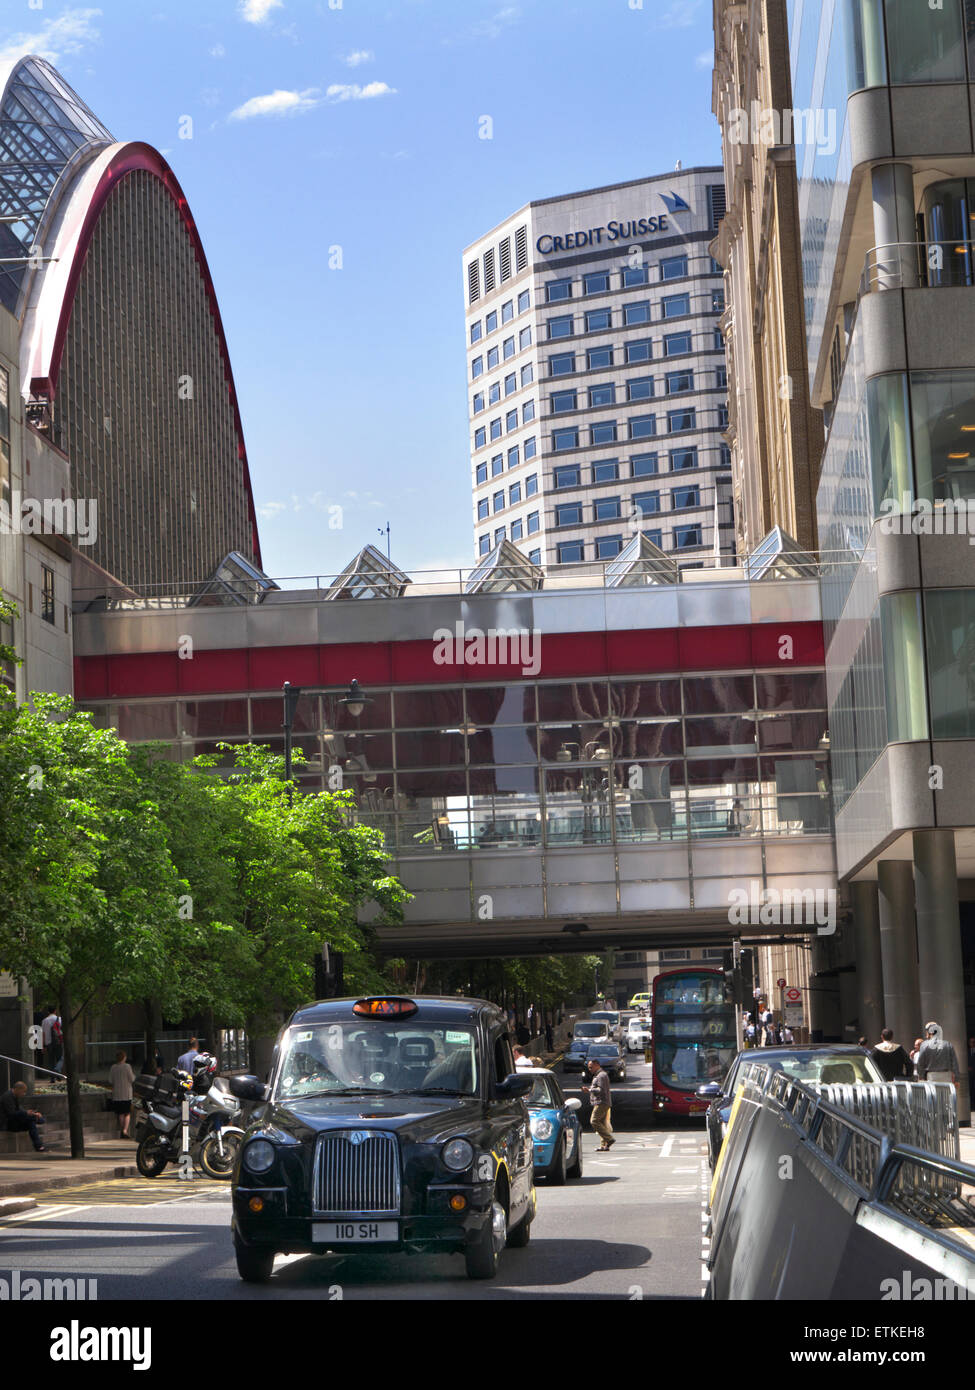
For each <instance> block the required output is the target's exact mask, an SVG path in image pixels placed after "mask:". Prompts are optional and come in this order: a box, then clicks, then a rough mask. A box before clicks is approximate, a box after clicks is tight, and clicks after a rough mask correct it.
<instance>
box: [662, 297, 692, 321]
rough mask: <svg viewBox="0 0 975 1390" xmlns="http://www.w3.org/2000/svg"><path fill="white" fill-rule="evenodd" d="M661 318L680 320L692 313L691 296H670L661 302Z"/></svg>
mask: <svg viewBox="0 0 975 1390" xmlns="http://www.w3.org/2000/svg"><path fill="white" fill-rule="evenodd" d="M660 312H661V316H662V317H663V318H665V319H680V318H683V317H684V316H685V315H686V314H689V313H690V312H691V297H690V295H689V294H668V295H665V296H664V298H663V299H662V300H661V301H660Z"/></svg>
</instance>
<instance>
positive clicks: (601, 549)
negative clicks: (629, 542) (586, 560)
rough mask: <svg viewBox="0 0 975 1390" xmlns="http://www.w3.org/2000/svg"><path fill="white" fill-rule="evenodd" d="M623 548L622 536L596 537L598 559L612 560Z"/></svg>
mask: <svg viewBox="0 0 975 1390" xmlns="http://www.w3.org/2000/svg"><path fill="white" fill-rule="evenodd" d="M622 549H623V538H622V536H598V537H597V539H596V559H597V560H612V559H613V558H614V557H615V556H617V555H618V554H619V553H620V551H621V550H622Z"/></svg>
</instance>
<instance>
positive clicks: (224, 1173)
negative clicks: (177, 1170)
mask: <svg viewBox="0 0 975 1390" xmlns="http://www.w3.org/2000/svg"><path fill="white" fill-rule="evenodd" d="M219 1133H220V1131H217V1130H215V1131H214V1132H213V1134H208V1135H207V1137H206V1138H205V1139H204V1141H203V1143H202V1145H201V1146H200V1167H201V1168H202V1169H203V1171H204V1173H206V1175H207V1177H208V1178H216V1179H218V1180H220V1181H222V1180H224V1179H227V1178H229V1177H230V1175H231V1173H232V1172H233V1170H234V1164H235V1162H236V1161H237V1153H238V1150H239V1149H240V1141H241V1139H242V1138H243V1135H242V1134H236V1133H235V1134H228V1133H227V1132H226V1131H223V1133H222V1136H221V1138H220V1139H218V1137H217V1136H218V1134H219ZM221 1147H222V1149H223V1152H222V1153H221V1152H220V1150H221Z"/></svg>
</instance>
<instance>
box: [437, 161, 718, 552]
mask: <svg viewBox="0 0 975 1390" xmlns="http://www.w3.org/2000/svg"><path fill="white" fill-rule="evenodd" d="M724 205H725V196H724V183H723V174H722V171H721V169H719V168H701V169H688V170H678V171H675V172H674V173H672V174H664V175H660V176H658V177H655V178H649V179H638V180H635V181H633V182H632V183H625V184H614V185H611V186H608V187H605V188H596V189H591V190H589V191H587V192H583V193H574V194H569V195H566V196H565V197H559V198H547V199H542V200H539V201H537V202H532V203H529V204H528V205H527V206H526V207H523V208H521V209H520V210H519V211H518V212H516V213H515V214H514V215H513V216H512V217H509V218H507V219H506V220H505V221H504V222H502V223H500V224H499V225H498V226H497V227H495V228H493V229H492V230H491V231H490V232H489V233H487V235H486V236H483V237H481V238H479V239H478V241H476V242H474V243H472V245H470V246H469V247H468V248H467V249H466V251H465V252H464V258H463V271H464V289H465V300H466V317H465V334H466V346H467V379H468V408H469V416H470V432H471V433H470V441H471V456H470V457H471V461H470V467H471V485H472V494H473V506H474V544H475V551H476V554H477V556H478V557H479V558H480V557H484V556H487V555H490V554H492V553H494V551H495V550H496V548H497V547H498V546H499V545H500V544H501V542H502V541H508V542H510V543H513V544H514V545H515V546H516V547H517V549H518V550H519V551H520V552H521V553H522V554H524V555H525V556H527V557H528V558H530V559H531V560H533V561H534V562H535V563H536V564H539V565H542V566H545V567H550V566H551V567H554V566H572V565H576V566H578V565H582V564H592V565H595V566H597V567H598V566H599V565H601V564H605V563H606V562H608V561H611V560H613V558H614V557H615V556H616V555H618V554H619V553H620V551H621V550H622V549H623V548H624V547H625V546H626V545H627V544H628V543H629V542H631V541H632V540H634V539H635V538H637V537H639V536H641V535H643V536H645V537H647V538H648V539H649V541H650V542H651V543H652V544H654V545H655V546H656V547H658V548H659V549H661V550H662V551H664V552H665V553H666V554H667V555H668V556H672V557H673V559H674V561H675V562H677V563H679V564H681V565H682V566H683V565H691V566H693V565H701V564H702V563H704V561H705V560H706V561H707V562H708V563H713V561H714V558H715V556H716V555H720V554H722V553H723V554H725V555H729V556H733V555H734V551H735V542H734V522H733V517H732V511H731V495H732V494H731V472H730V469H731V457H730V452H729V449H728V446H727V444H726V442H725V441H724V439H723V437H722V436H723V433H724V431H725V429H726V428H727V425H728V408H727V375H726V371H725V356H724V340H723V337H722V334H721V332H720V330H719V327H718V322H719V319H720V318H721V315H722V313H723V312H724V287H723V276H722V271H721V267H720V266H718V265H717V263H716V262H714V261H713V260H712V258H711V255H710V253H709V251H708V245H709V243H710V241H711V240H712V239H713V237H714V235H715V232H716V230H717V228H718V225H719V223H720V221H721V218H722V216H723V214H724Z"/></svg>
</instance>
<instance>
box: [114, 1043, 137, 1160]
mask: <svg viewBox="0 0 975 1390" xmlns="http://www.w3.org/2000/svg"><path fill="white" fill-rule="evenodd" d="M108 1079H109V1081H110V1082H111V1083H112V1099H111V1101H110V1104H111V1107H112V1109H113V1110H114V1111H115V1118H116V1120H117V1121H118V1137H119V1138H120V1139H128V1137H129V1120H130V1119H131V1117H132V1083H133V1081H134V1080H135V1072H134V1071H133V1070H132V1068H131V1067H130V1066H129V1064H128V1062H127V1061H126V1060H125V1053H124V1052H123V1051H122V1050H121V1049H120V1050H119V1051H118V1052H116V1054H115V1065H114V1067H112V1068H110V1070H109V1073H108Z"/></svg>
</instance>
